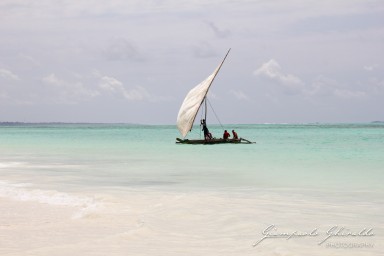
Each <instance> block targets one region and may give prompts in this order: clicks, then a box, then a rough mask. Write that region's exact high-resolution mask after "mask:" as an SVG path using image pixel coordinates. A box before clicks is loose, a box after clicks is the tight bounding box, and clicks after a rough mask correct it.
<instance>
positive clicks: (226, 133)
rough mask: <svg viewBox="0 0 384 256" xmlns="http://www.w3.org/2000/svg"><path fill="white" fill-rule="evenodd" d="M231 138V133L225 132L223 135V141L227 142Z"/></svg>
mask: <svg viewBox="0 0 384 256" xmlns="http://www.w3.org/2000/svg"><path fill="white" fill-rule="evenodd" d="M229 137H231V135H230V134H229V132H227V130H225V131H224V134H223V139H225V140H227V139H228V138H229Z"/></svg>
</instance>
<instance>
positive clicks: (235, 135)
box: [232, 130, 239, 140]
mask: <svg viewBox="0 0 384 256" xmlns="http://www.w3.org/2000/svg"><path fill="white" fill-rule="evenodd" d="M232 135H233V139H234V140H237V139H239V137H238V136H237V132H235V130H232Z"/></svg>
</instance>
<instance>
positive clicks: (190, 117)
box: [177, 49, 231, 138]
mask: <svg viewBox="0 0 384 256" xmlns="http://www.w3.org/2000/svg"><path fill="white" fill-rule="evenodd" d="M230 50H231V49H229V50H228V52H227V54H226V55H225V57H224V59H223V61H222V62H221V63H220V65H219V66H218V67H217V68H216V69H215V71H214V72H213V73H212V74H211V75H210V76H208V77H207V78H206V79H205V80H204V81H202V82H201V83H200V84H198V85H197V86H195V87H194V88H193V89H192V90H190V91H189V92H188V94H187V96H186V97H185V99H184V101H183V104H182V105H181V107H180V110H179V114H178V116H177V128H178V129H179V131H180V133H181V135H182V136H183V138H184V137H185V136H187V133H188V132H189V131H190V130H191V129H192V126H193V122H194V121H195V118H196V115H197V112H198V111H199V108H200V106H201V104H202V103H203V101H204V98H205V97H206V95H207V93H208V90H209V88H210V86H211V84H212V82H213V80H214V79H215V77H216V75H217V73H218V72H219V70H220V68H221V66H222V65H223V63H224V61H225V58H226V57H227V55H228V53H229V51H230Z"/></svg>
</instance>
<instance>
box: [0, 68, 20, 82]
mask: <svg viewBox="0 0 384 256" xmlns="http://www.w3.org/2000/svg"><path fill="white" fill-rule="evenodd" d="M0 77H2V78H4V79H6V80H20V78H19V77H18V76H17V75H15V74H14V73H13V72H12V71H10V70H7V69H0Z"/></svg>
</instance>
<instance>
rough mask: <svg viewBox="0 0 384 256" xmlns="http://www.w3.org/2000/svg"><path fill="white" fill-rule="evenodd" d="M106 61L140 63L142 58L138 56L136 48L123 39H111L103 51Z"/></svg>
mask: <svg viewBox="0 0 384 256" xmlns="http://www.w3.org/2000/svg"><path fill="white" fill-rule="evenodd" d="M104 55H105V57H106V58H107V60H112V61H115V60H123V61H124V60H131V61H142V60H144V57H143V56H142V55H141V54H140V52H139V50H138V49H137V47H136V46H135V45H134V44H133V43H132V42H130V41H128V40H127V39H125V38H115V39H113V40H112V41H111V42H110V43H109V45H108V46H107V48H106V49H105V50H104Z"/></svg>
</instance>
